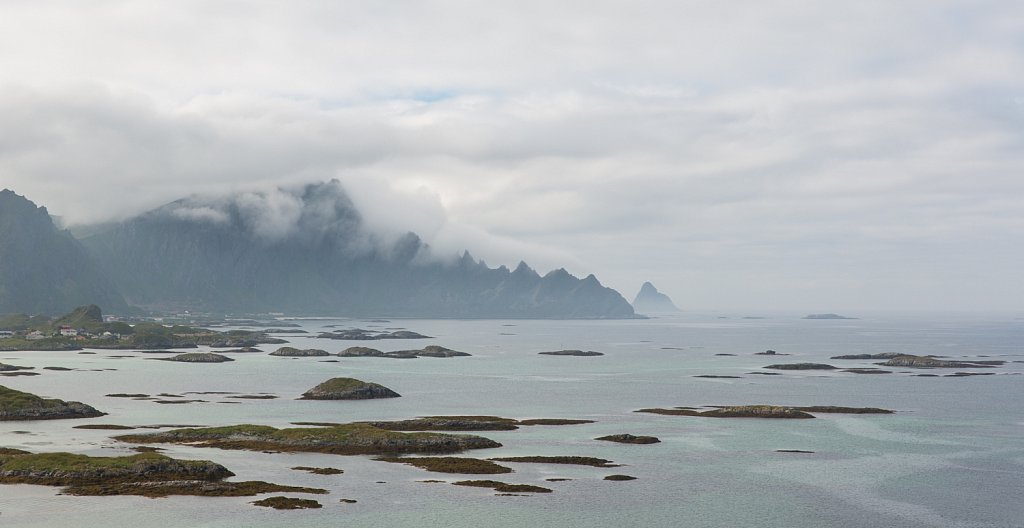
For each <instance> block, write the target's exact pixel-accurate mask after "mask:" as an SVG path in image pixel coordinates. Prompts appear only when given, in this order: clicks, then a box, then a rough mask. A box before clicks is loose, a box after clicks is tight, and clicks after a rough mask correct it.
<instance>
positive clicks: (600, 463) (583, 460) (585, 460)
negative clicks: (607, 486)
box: [490, 456, 619, 468]
mask: <svg viewBox="0 0 1024 528" xmlns="http://www.w3.org/2000/svg"><path fill="white" fill-rule="evenodd" d="M490 460H496V461H498V462H527V463H535V464H570V465H575V466H592V467H602V468H611V467H619V464H616V463H614V462H612V461H611V460H605V459H603V458H594V457H585V456H517V457H497V458H491V459H490Z"/></svg>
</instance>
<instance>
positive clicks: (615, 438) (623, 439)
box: [594, 433, 661, 444]
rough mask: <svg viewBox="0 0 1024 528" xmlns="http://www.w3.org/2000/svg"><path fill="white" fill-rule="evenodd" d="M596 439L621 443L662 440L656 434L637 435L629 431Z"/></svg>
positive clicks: (656, 441) (651, 442) (649, 442)
mask: <svg viewBox="0 0 1024 528" xmlns="http://www.w3.org/2000/svg"><path fill="white" fill-rule="evenodd" d="M594 440H604V441H606V442H618V443H620V444H657V443H658V442H661V440H659V439H658V438H657V437H654V436H635V435H631V434H629V433H624V434H614V435H608V436H600V437H597V438H595V439H594Z"/></svg>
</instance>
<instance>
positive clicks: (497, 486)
mask: <svg viewBox="0 0 1024 528" xmlns="http://www.w3.org/2000/svg"><path fill="white" fill-rule="evenodd" d="M452 485H454V486H470V487H474V488H491V489H493V490H494V491H497V492H499V493H505V494H508V493H551V490H549V489H548V488H542V487H540V486H534V485H532V484H506V483H504V482H498V481H497V480H460V481H458V482H452Z"/></svg>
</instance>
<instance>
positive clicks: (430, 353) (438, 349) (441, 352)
mask: <svg viewBox="0 0 1024 528" xmlns="http://www.w3.org/2000/svg"><path fill="white" fill-rule="evenodd" d="M416 355H417V356H421V357H439V358H448V357H464V356H469V355H470V354H467V353H465V352H458V351H455V350H452V349H450V348H445V347H443V346H437V345H428V346H425V347H423V350H421V351H420V352H419V353H417V354H416Z"/></svg>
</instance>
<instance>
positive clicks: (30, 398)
mask: <svg viewBox="0 0 1024 528" xmlns="http://www.w3.org/2000/svg"><path fill="white" fill-rule="evenodd" d="M103 414H104V413H101V412H99V411H97V410H96V409H94V408H92V407H90V406H88V405H85V404H84V403H80V402H66V401H64V400H58V399H48V398H41V397H39V396H36V395H35V394H29V393H27V392H21V391H17V390H14V389H10V388H7V387H4V386H2V385H0V421H4V420H52V419H60V418H92V417H96V416H103Z"/></svg>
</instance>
